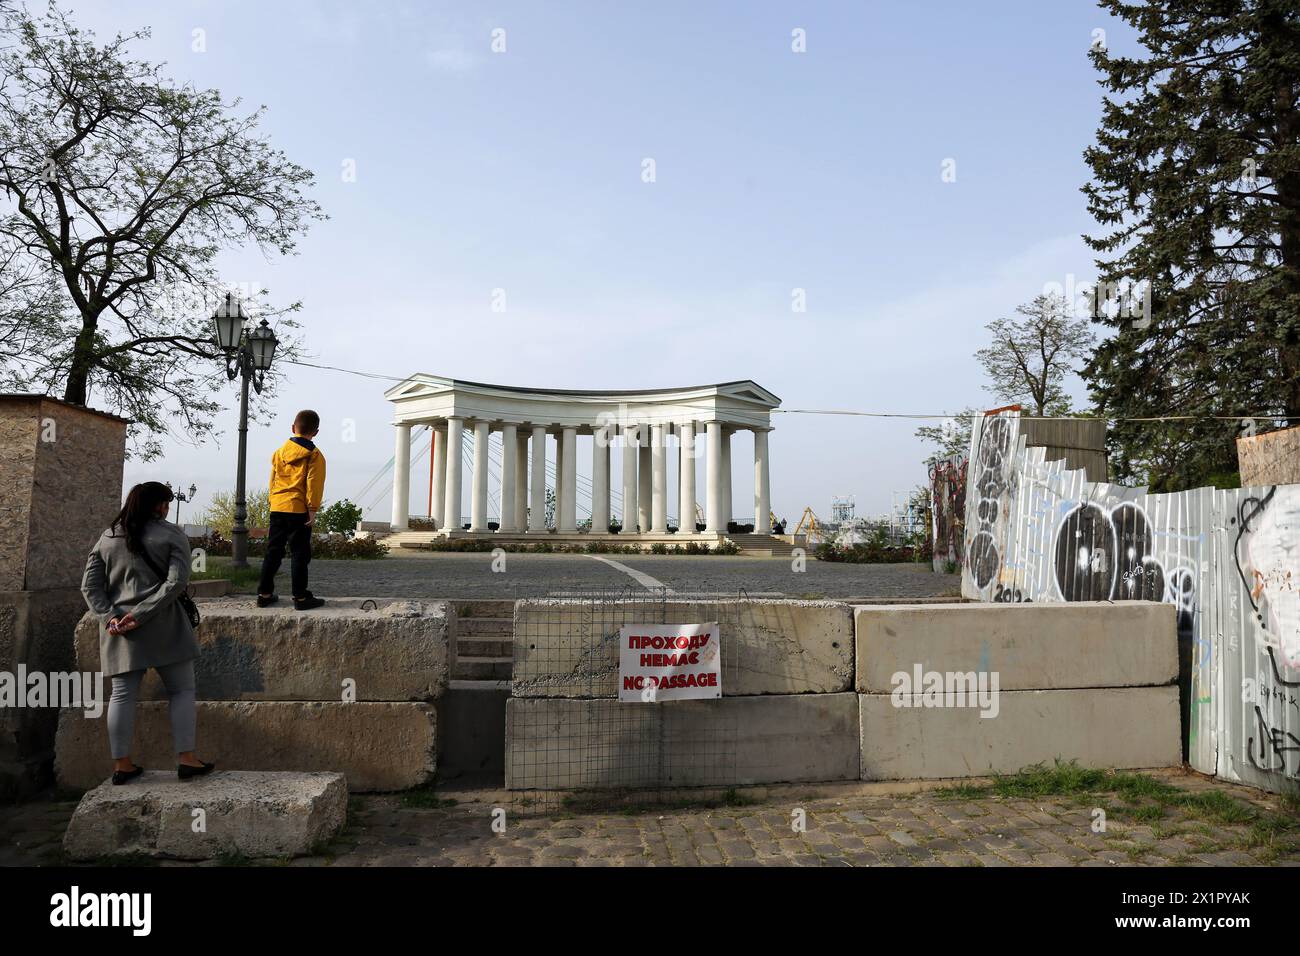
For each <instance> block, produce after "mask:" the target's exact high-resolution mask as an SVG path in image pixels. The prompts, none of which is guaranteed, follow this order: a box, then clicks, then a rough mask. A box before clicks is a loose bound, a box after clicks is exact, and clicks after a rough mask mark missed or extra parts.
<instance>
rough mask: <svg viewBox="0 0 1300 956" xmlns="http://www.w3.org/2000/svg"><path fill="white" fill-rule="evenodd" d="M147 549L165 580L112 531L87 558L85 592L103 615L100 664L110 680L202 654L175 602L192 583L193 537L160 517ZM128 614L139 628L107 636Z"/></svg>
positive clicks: (148, 530)
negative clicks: (110, 626) (115, 621)
mask: <svg viewBox="0 0 1300 956" xmlns="http://www.w3.org/2000/svg"><path fill="white" fill-rule="evenodd" d="M144 546H145V550H147V551H148V552H149V557H150V558H151V559H152V560H153V563H154V564H156V565H157V566H158V568H159V569H160V570H163V571H165V572H166V574H167V577H166V579H165V580H161V581H160V580H159V578H158V575H156V574H155V573H154V572H153V571H152V570H151V569H150V567H149V565H148V564H146V563H145V561H144V559H143V558H141V557H139V556H138V555H134V554H132V553H131V552H130V551H128V550H127V548H126V536H125V534H124V533H123V532H121V531H118V533H117V534H114V533H113V529H111V528H110V529H109V530H107V531H105V532H104V533H103V534H102V535H100V538H99V541H98V542H97V543H96V544H95V547H94V548H93V549H92V550H91V552H90V557H88V558H87V559H86V573H85V575H84V576H83V577H82V579H81V593H82V595H83V596H84V597H85V599H86V603H87V604H88V605H90V609H91V610H92V611H94V612H95V613H96V614H98V615H99V659H100V663H101V665H102V667H103V670H104V673H105V674H108V675H110V676H111V675H114V674H125V673H126V672H128V671H138V670H144V669H145V668H147V667H162V666H163V665H165V664H178V663H180V662H181V661H189V660H193V659H194V658H196V657H198V655H199V644H198V641H197V640H195V638H194V628H193V627H191V626H190V621H189V618H188V617H186V615H185V611H184V609H183V608H182V607H181V606H180V604H179V603H178V602H177V600H176V599H177V598H178V597H179V596H180V595H181V593H182V592H183V591H184V590H185V587H186V586H187V585H188V584H189V580H190V541H189V538H187V537H185V533H184V532H183V531H181V529H180V528H179V527H177V526H176V525H174V524H172V523H171V522H170V521H166V520H164V519H162V518H156V519H154V520H152V521H150V522H149V523H148V524H147V525H145V529H144ZM128 611H129V612H130V613H131V614H132V615H134V616H135V619H136V620H137V621H139V622H140V626H139V627H137V628H136V629H135V630H133V631H128V632H127V633H125V634H110V633H108V622H109V621H110V620H112V619H113V618H115V617H121V616H122V615H123V614H125V613H127V612H128Z"/></svg>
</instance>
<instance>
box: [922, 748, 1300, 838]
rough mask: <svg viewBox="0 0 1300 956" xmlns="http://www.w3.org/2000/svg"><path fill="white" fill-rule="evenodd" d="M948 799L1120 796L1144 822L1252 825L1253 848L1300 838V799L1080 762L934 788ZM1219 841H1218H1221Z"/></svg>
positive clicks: (1202, 827) (1126, 813)
mask: <svg viewBox="0 0 1300 956" xmlns="http://www.w3.org/2000/svg"><path fill="white" fill-rule="evenodd" d="M931 792H932V793H933V794H934V795H935V796H937V797H940V798H942V799H949V800H957V799H966V800H971V799H979V798H980V797H987V796H998V797H1008V798H1022V799H1024V798H1029V799H1033V798H1037V797H1072V798H1074V799H1073V802H1074V803H1076V804H1080V805H1082V804H1088V803H1094V804H1095V803H1096V802H1097V801H1096V797H1098V796H1099V795H1102V794H1114V795H1116V796H1118V797H1120V798H1121V799H1122V800H1123V803H1122V804H1121V805H1119V806H1114V807H1112V806H1109V805H1105V804H1104V801H1103V808H1104V809H1105V810H1106V812H1107V814H1114V815H1118V816H1121V817H1125V818H1128V819H1131V820H1133V821H1135V822H1140V823H1151V824H1158V823H1160V822H1161V821H1165V820H1166V819H1167V817H1168V814H1169V813H1170V811H1176V812H1177V813H1178V815H1179V816H1180V817H1181V818H1182V819H1184V820H1194V821H1200V824H1199V825H1198V826H1197V827H1196V829H1197V830H1198V831H1200V832H1201V833H1203V834H1204V835H1205V836H1207V837H1210V838H1217V836H1218V835H1217V834H1216V833H1215V832H1214V831H1213V830H1212V829H1211V827H1210V826H1209V824H1215V825H1218V826H1249V827H1250V830H1249V832H1248V833H1247V834H1246V836H1245V837H1244V838H1243V842H1244V843H1245V844H1246V845H1248V846H1250V847H1274V846H1275V845H1276V844H1279V843H1280V844H1281V845H1282V846H1284V847H1287V848H1290V847H1291V846H1292V843H1291V841H1290V840H1289V839H1282V838H1283V837H1286V836H1289V835H1290V834H1292V833H1293V832H1294V833H1296V834H1297V836H1300V797H1297V796H1294V795H1286V796H1284V797H1282V798H1281V802H1282V806H1283V808H1284V809H1283V810H1281V811H1276V812H1269V811H1261V810H1259V809H1258V808H1256V807H1254V806H1251V805H1249V804H1246V803H1243V802H1241V801H1240V800H1237V799H1235V798H1234V797H1231V796H1229V795H1228V794H1227V793H1225V792H1223V791H1222V790H1201V791H1197V792H1194V793H1189V792H1187V791H1186V790H1181V789H1179V788H1178V787H1176V786H1174V785H1173V784H1171V783H1168V782H1166V781H1164V780H1158V779H1156V778H1154V777H1148V776H1144V775H1142V774H1136V773H1120V772H1115V771H1110V770H1095V769H1091V768H1087V767H1080V766H1078V764H1077V763H1076V762H1075V761H1069V762H1063V761H1060V760H1058V761H1056V762H1055V763H1054V764H1053V765H1052V766H1048V765H1047V764H1035V765H1034V766H1032V767H1025V768H1024V769H1023V770H1021V771H1020V772H1019V773H1014V774H1006V775H998V776H996V777H995V778H994V780H993V783H991V784H988V785H985V786H977V785H973V784H961V785H957V786H953V787H943V788H941V789H938V790H934V791H931ZM1216 842H1217V841H1216Z"/></svg>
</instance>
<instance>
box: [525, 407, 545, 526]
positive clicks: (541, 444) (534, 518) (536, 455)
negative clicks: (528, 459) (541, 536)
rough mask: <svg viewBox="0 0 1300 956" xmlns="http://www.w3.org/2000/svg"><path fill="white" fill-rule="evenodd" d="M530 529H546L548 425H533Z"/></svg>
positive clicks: (529, 509) (529, 508) (529, 505)
mask: <svg viewBox="0 0 1300 956" xmlns="http://www.w3.org/2000/svg"><path fill="white" fill-rule="evenodd" d="M528 530H529V531H530V532H539V531H540V532H545V531H546V427H545V426H544V425H534V426H533V488H532V499H531V500H530V501H529V503H528Z"/></svg>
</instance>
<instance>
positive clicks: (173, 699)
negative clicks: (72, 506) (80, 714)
mask: <svg viewBox="0 0 1300 956" xmlns="http://www.w3.org/2000/svg"><path fill="white" fill-rule="evenodd" d="M171 502H172V490H171V489H170V488H168V487H167V486H166V485H164V484H161V483H159V482H157V481H146V482H144V483H143V484H139V485H136V486H135V487H134V488H132V489H131V492H130V494H128V495H127V497H126V504H125V505H124V506H123V508H122V510H121V512H120V513H119V514H118V516H117V517H116V518H114V519H113V523H112V525H111V526H110V527H109V528H108V530H107V531H105V532H104V533H103V534H102V535H101V536H100V538H99V541H98V542H97V543H96V544H95V547H94V549H93V550H92V551H91V552H90V557H89V558H87V560H86V573H85V576H84V577H83V578H82V581H81V593H82V595H84V596H85V598H86V603H87V604H88V605H90V609H91V610H92V611H94V612H95V613H96V614H98V615H99V658H100V662H101V664H102V666H103V671H104V673H105V674H108V675H109V676H111V677H112V678H113V693H112V696H111V697H110V698H109V701H108V740H109V745H110V746H111V747H112V750H113V759H114V761H115V762H114V765H113V783H114V784H123V783H126V782H127V781H129V780H133V779H134V778H136V777H138V776H140V774H142V773H143V772H144V769H143V768H142V767H137V766H136V765H135V763H134V762H133V761H132V760H131V742H132V738H133V737H134V733H135V702H136V698H137V697H138V695H139V692H140V682H141V681H142V680H143V679H144V674H145V671H146V670H147V669H148V668H150V667H152V668H154V669H155V670H157V671H158V675H159V676H160V677H161V678H162V681H163V686H164V687H165V688H166V689H167V698H168V708H169V711H170V714H171V724H172V742H173V745H174V746H175V749H176V753H177V767H176V773H177V775H178V776H179V777H180V778H181V779H182V780H187V779H189V778H190V777H194V776H198V775H200V774H205V773H209V772H210V771H211V770H212V768H213V766H214V765H213V764H210V763H204V762H203V761H202V760H200V759H199V758H198V757H196V756H195V755H194V734H195V708H194V658H196V657H198V654H199V645H198V641H197V640H195V637H194V628H193V627H191V626H190V620H189V617H188V616H187V615H186V613H185V609H184V608H183V607H181V605H180V603H179V601H178V600H177V598H179V597H180V595H181V594H182V593H184V591H185V587H186V585H187V584H188V583H189V579H190V542H189V539H188V538H187V537H185V533H184V532H183V531H181V529H180V528H179V527H177V526H176V525H174V524H172V523H171V522H170V521H168V520H166V519H167V513H168V511H170V510H171ZM151 565H152V566H151Z"/></svg>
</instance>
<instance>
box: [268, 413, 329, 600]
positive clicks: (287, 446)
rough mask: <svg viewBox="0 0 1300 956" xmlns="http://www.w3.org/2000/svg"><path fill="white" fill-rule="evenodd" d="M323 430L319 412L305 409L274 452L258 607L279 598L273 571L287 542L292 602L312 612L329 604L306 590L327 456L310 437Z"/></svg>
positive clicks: (275, 570) (323, 490)
mask: <svg viewBox="0 0 1300 956" xmlns="http://www.w3.org/2000/svg"><path fill="white" fill-rule="evenodd" d="M319 431H320V416H319V415H317V414H316V413H315V412H313V411H311V410H310V409H306V410H303V411H301V412H299V413H298V414H297V416H296V417H295V418H294V420H293V437H292V438H290V439H289V440H288V441H287V442H285V443H284V444H283V445H281V446H280V447H279V449H277V450H276V453H275V454H274V455H272V456H271V493H270V498H271V527H270V528H269V529H268V530H267V537H266V558H265V559H264V560H263V561H262V580H261V581H260V582H259V583H258V586H257V606H258V607H266V606H267V605H269V604H274V603H275V602H276V601H278V600H279V599H280V596H279V595H278V594H276V593H275V573H276V572H277V571H279V570H280V562H281V561H283V560H284V549H285V546H286V545H288V548H289V554H290V557H291V564H290V579H291V582H292V586H293V606H294V607H295V608H297V609H298V610H300V611H310V610H311V609H312V608H314V607H320V606H321V605H322V604H324V603H325V602H324V601H322V600H321V599H320V598H318V597H316V596H315V595H314V594H312V593H311V592H310V591H308V590H307V565H308V564H309V563H310V562H311V531H312V524H313V523H314V522H315V521H316V512H317V511H319V510H320V506H321V496H322V495H323V494H324V493H325V456H324V455H322V454H321V451H320V449H319V448H317V447H316V445H315V443H314V442H313V441H312V439H313V438H315V437H316V434H317V433H318V432H319Z"/></svg>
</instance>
